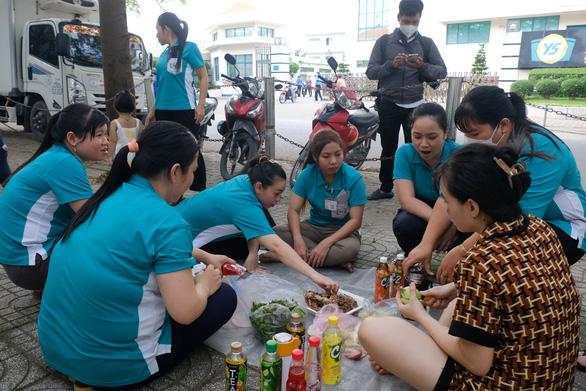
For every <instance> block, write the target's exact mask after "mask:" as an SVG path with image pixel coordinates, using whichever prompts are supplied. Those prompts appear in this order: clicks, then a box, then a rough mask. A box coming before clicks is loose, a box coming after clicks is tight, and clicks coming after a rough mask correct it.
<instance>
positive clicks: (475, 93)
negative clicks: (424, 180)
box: [404, 86, 586, 282]
mask: <svg viewBox="0 0 586 391" xmlns="http://www.w3.org/2000/svg"><path fill="white" fill-rule="evenodd" d="M455 122H456V125H457V126H458V129H460V131H461V132H463V133H464V136H465V137H466V138H467V140H468V141H469V142H482V143H487V144H497V145H509V146H513V147H515V148H517V149H519V150H520V151H521V152H522V153H521V156H522V157H521V160H522V161H523V162H524V164H525V165H526V166H527V171H528V172H529V173H530V174H531V186H530V187H529V190H528V191H527V193H525V195H524V196H523V198H521V207H522V208H523V211H524V212H525V213H527V214H532V215H534V216H536V217H539V218H541V219H543V220H545V221H546V222H547V223H548V224H549V225H550V226H551V227H552V228H553V229H554V231H555V232H556V234H557V236H558V238H559V239H560V242H561V244H562V247H563V249H564V252H565V254H566V257H567V258H568V261H569V263H570V265H572V264H574V263H575V262H577V261H578V260H579V259H580V258H581V257H582V256H583V255H584V251H585V250H586V240H584V238H585V236H586V217H585V214H584V211H586V193H584V189H583V187H582V182H581V179H580V171H578V167H577V166H576V161H575V159H574V156H573V155H572V152H571V151H570V149H569V148H568V146H567V145H566V144H564V142H563V141H562V140H560V139H559V138H558V137H557V136H556V135H555V134H553V133H552V132H551V131H549V130H547V129H545V128H543V127H541V126H539V125H537V124H536V123H534V122H532V121H531V120H530V119H529V118H527V112H526V108H525V102H524V101H523V99H522V98H521V97H520V96H518V95H517V94H515V93H509V94H506V93H505V92H504V91H503V90H502V89H501V88H498V87H495V86H480V87H476V88H474V89H473V90H471V91H470V92H469V93H468V94H467V95H466V96H465V97H464V99H463V100H462V103H461V104H460V106H459V107H458V109H457V110H456V114H455ZM490 186H491V184H490V183H487V184H486V191H490V188H491V187H490ZM449 221H450V220H449V218H448V216H447V212H446V207H445V203H444V202H441V203H440V202H438V203H437V204H436V206H435V208H434V210H433V214H432V217H431V219H430V221H429V224H428V227H427V230H426V232H425V235H424V237H423V239H422V241H421V243H420V244H419V245H418V246H417V247H416V248H415V249H413V251H412V252H411V254H410V255H409V257H408V258H407V259H406V262H404V265H405V267H408V266H409V265H412V264H413V263H416V262H424V263H425V264H426V265H429V262H430V260H431V246H432V243H434V241H435V240H437V238H438V237H440V236H441V234H442V233H443V232H444V231H445V229H446V227H447V226H448V225H449V224H450V222H449ZM476 240H478V235H471V236H470V237H469V238H468V239H466V241H465V242H464V243H462V245H461V246H458V247H456V248H454V249H452V250H451V251H450V252H449V253H448V254H447V255H446V257H445V258H444V259H443V261H442V263H441V265H440V267H439V269H438V271H437V275H438V279H439V280H440V281H442V282H444V281H449V280H451V279H452V274H453V270H454V267H455V265H456V263H457V262H458V261H459V260H460V259H462V257H463V256H464V255H465V254H466V253H467V252H468V250H469V249H470V248H472V246H473V245H474V244H475V243H476Z"/></svg>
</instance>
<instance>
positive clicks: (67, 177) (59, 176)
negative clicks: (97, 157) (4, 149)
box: [0, 144, 92, 266]
mask: <svg viewBox="0 0 586 391" xmlns="http://www.w3.org/2000/svg"><path fill="white" fill-rule="evenodd" d="M91 196H92V188H91V186H90V183H89V181H88V177H87V172H86V170H85V167H84V166H83V163H82V162H81V160H79V158H78V157H77V156H75V155H74V154H73V153H72V152H71V151H70V150H69V149H67V147H65V146H64V145H60V144H58V145H53V146H52V147H51V148H49V149H48V150H47V151H45V152H44V153H42V154H41V155H40V156H39V157H37V158H36V159H35V160H33V161H32V162H30V163H29V164H27V165H26V167H24V168H23V169H22V170H20V171H19V172H17V173H16V174H15V175H14V177H12V178H11V179H10V181H9V182H8V184H7V185H6V188H5V189H4V190H3V191H2V193H0V210H1V211H2V218H0V263H2V264H5V265H14V266H34V265H35V263H36V262H35V259H36V255H37V254H39V255H40V256H41V257H42V258H43V259H47V256H48V253H49V251H50V250H51V247H52V246H53V243H54V242H55V240H56V239H57V238H58V237H59V236H60V235H61V234H62V233H63V231H64V230H65V227H66V226H67V224H69V221H70V220H71V218H72V217H73V210H72V209H71V207H70V206H69V203H71V202H74V201H79V200H84V199H87V198H90V197H91Z"/></svg>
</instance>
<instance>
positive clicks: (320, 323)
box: [307, 304, 366, 360]
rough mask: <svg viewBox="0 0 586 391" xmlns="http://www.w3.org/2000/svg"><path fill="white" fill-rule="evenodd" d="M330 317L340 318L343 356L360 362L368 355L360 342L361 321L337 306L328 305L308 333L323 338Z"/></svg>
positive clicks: (320, 312)
mask: <svg viewBox="0 0 586 391" xmlns="http://www.w3.org/2000/svg"><path fill="white" fill-rule="evenodd" d="M330 316H337V317H338V327H339V328H340V330H341V331H342V339H343V343H342V355H343V356H344V357H346V358H349V359H351V360H360V359H361V358H362V357H364V356H365V355H366V351H365V350H364V348H363V347H362V345H360V342H359V341H358V327H360V319H358V318H357V317H355V316H352V315H348V314H345V313H343V312H342V311H341V310H340V308H338V305H337V304H328V305H325V306H323V307H322V309H321V310H319V312H318V313H317V314H315V319H314V321H313V323H312V324H311V326H309V329H308V330H307V333H308V334H309V335H310V336H313V335H317V336H319V337H320V338H321V336H322V334H323V332H324V331H325V330H326V328H327V327H328V318H329V317H330Z"/></svg>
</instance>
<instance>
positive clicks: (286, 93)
mask: <svg viewBox="0 0 586 391" xmlns="http://www.w3.org/2000/svg"><path fill="white" fill-rule="evenodd" d="M275 81H278V82H280V83H283V86H282V87H281V88H279V91H281V94H279V103H281V104H283V103H285V102H287V101H288V100H290V101H291V103H295V101H296V100H297V91H296V89H297V86H296V85H295V84H291V83H289V82H288V81H283V80H275ZM275 87H276V86H275Z"/></svg>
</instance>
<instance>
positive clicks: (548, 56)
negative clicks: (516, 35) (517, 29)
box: [519, 28, 586, 69]
mask: <svg viewBox="0 0 586 391" xmlns="http://www.w3.org/2000/svg"><path fill="white" fill-rule="evenodd" d="M575 67H586V28H573V29H569V30H556V31H532V32H524V33H523V35H522V38H521V48H520V50H519V69H527V68H529V69H531V68H575Z"/></svg>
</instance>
